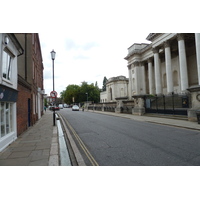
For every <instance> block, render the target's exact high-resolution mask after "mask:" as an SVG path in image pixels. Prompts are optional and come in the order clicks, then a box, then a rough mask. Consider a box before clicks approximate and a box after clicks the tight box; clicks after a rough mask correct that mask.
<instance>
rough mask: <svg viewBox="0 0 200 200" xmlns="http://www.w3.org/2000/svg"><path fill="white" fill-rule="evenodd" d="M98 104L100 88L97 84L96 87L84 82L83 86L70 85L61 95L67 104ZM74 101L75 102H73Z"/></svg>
mask: <svg viewBox="0 0 200 200" xmlns="http://www.w3.org/2000/svg"><path fill="white" fill-rule="evenodd" d="M86 93H87V94H88V101H92V102H95V103H98V102H99V101H100V89H99V88H98V85H97V82H96V83H95V85H94V84H93V83H92V84H88V83H87V82H85V81H84V82H82V83H81V86H78V85H68V86H67V87H66V89H65V90H64V91H62V92H61V93H60V95H61V98H62V99H63V101H64V102H65V103H67V104H73V103H81V102H85V101H87V94H86ZM73 99H74V102H73Z"/></svg>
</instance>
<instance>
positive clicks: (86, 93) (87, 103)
mask: <svg viewBox="0 0 200 200" xmlns="http://www.w3.org/2000/svg"><path fill="white" fill-rule="evenodd" d="M85 94H87V109H88V93H87V92H86V93H85Z"/></svg>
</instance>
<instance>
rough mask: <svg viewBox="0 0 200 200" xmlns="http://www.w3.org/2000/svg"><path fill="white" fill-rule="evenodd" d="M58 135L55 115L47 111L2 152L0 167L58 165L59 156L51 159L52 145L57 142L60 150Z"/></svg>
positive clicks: (0, 153) (0, 154)
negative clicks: (54, 122)
mask: <svg viewBox="0 0 200 200" xmlns="http://www.w3.org/2000/svg"><path fill="white" fill-rule="evenodd" d="M56 135H57V127H54V126H53V114H52V112H51V111H49V110H47V111H46V112H45V113H44V115H43V116H42V117H41V119H39V120H38V121H37V122H36V124H35V125H33V126H32V127H30V128H29V129H28V130H26V131H25V132H24V133H22V134H21V135H20V136H19V137H18V138H17V140H16V141H14V142H13V143H12V144H10V145H9V146H8V147H7V148H6V149H4V150H3V151H2V152H0V166H49V163H50V165H58V164H59V155H56V156H57V157H56V158H54V157H53V158H51V159H50V150H51V146H52V143H54V145H55V143H56V142H57V144H56V145H57V146H56V148H58V140H57V138H56ZM52 139H53V140H52ZM54 151H55V152H56V150H54ZM54 154H55V153H54Z"/></svg>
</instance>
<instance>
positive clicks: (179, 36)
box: [177, 33, 184, 41]
mask: <svg viewBox="0 0 200 200" xmlns="http://www.w3.org/2000/svg"><path fill="white" fill-rule="evenodd" d="M177 40H178V41H180V40H184V34H183V33H178V34H177Z"/></svg>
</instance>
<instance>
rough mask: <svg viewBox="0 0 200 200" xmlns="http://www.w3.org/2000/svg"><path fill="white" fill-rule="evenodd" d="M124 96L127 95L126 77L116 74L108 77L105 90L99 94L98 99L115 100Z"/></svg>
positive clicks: (103, 100) (102, 100) (104, 100)
mask: <svg viewBox="0 0 200 200" xmlns="http://www.w3.org/2000/svg"><path fill="white" fill-rule="evenodd" d="M124 97H128V79H127V78H126V77H125V76H117V77H112V78H109V79H108V81H107V83H106V91H104V92H101V94H100V101H101V103H103V102H116V98H124Z"/></svg>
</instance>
